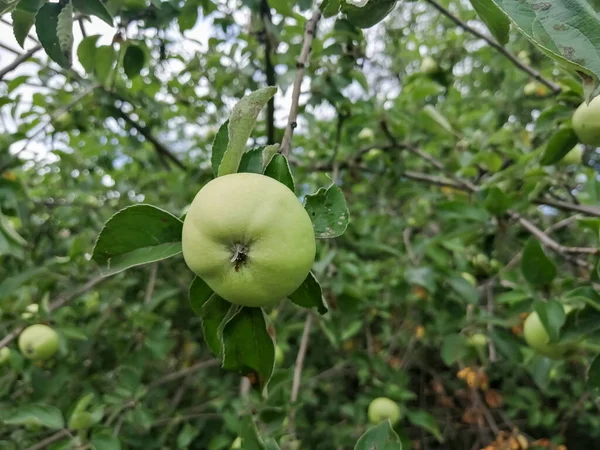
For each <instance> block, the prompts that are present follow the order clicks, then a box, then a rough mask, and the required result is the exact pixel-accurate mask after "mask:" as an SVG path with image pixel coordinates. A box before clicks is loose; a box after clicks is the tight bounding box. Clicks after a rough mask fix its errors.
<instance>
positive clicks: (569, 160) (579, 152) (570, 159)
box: [560, 144, 583, 165]
mask: <svg viewBox="0 0 600 450" xmlns="http://www.w3.org/2000/svg"><path fill="white" fill-rule="evenodd" d="M582 159H583V147H582V146H581V144H577V145H576V146H575V147H573V149H572V150H571V151H570V152H569V153H567V154H566V155H565V157H564V158H563V159H562V160H561V161H560V162H561V163H563V164H567V165H570V164H581V161H582Z"/></svg>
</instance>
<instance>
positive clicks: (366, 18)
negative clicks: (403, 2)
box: [332, 0, 397, 28]
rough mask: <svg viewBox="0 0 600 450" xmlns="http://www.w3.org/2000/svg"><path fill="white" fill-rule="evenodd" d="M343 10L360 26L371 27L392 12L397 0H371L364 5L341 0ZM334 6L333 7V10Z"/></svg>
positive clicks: (350, 20) (351, 20) (354, 23)
mask: <svg viewBox="0 0 600 450" xmlns="http://www.w3.org/2000/svg"><path fill="white" fill-rule="evenodd" d="M340 1H341V4H342V5H341V6H342V12H343V13H344V14H346V17H347V18H348V21H349V22H350V23H351V24H352V25H354V26H357V27H359V28H371V27H372V26H373V25H376V24H378V23H379V22H381V21H382V20H383V19H385V18H386V16H387V15H388V14H389V13H391V12H392V9H394V6H396V2H397V0H369V1H368V2H367V3H366V4H365V5H364V6H356V5H353V4H351V3H348V2H347V1H346V0H340ZM333 9H334V8H333V7H332V10H333Z"/></svg>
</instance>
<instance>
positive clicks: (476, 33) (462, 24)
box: [426, 0, 562, 94]
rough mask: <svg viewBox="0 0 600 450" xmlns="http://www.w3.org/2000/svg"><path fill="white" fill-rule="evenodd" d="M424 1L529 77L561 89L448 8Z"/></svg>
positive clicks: (430, 1) (558, 89)
mask: <svg viewBox="0 0 600 450" xmlns="http://www.w3.org/2000/svg"><path fill="white" fill-rule="evenodd" d="M426 1H427V3H429V4H430V5H431V6H433V7H434V8H435V9H437V10H438V11H439V12H440V13H442V14H443V15H444V16H446V17H447V18H449V19H450V20H451V21H452V22H454V23H455V24H456V25H458V26H459V27H461V28H462V29H463V30H465V31H466V32H468V33H471V34H472V35H473V36H475V37H478V38H479V39H483V40H484V41H485V42H487V43H488V45H489V46H490V47H492V48H494V49H495V50H497V51H498V52H500V53H501V54H502V55H503V56H504V57H505V58H506V59H508V60H509V61H510V62H511V63H512V64H513V65H514V66H516V67H517V68H518V69H519V70H521V71H523V72H525V73H526V74H527V75H529V76H530V77H531V78H534V79H535V80H537V81H539V82H540V83H542V84H543V85H545V86H546V87H548V88H549V89H550V90H551V91H552V92H553V93H554V94H558V93H560V91H561V90H562V89H561V87H560V86H559V85H558V84H556V83H554V82H553V81H550V80H547V79H546V78H544V77H543V76H542V75H541V74H540V73H539V72H538V71H537V70H535V69H533V68H531V67H529V66H528V65H526V64H523V63H522V62H521V61H519V59H518V58H517V57H516V56H515V55H513V54H512V53H510V52H509V51H508V50H506V49H505V48H504V47H502V46H501V45H500V44H499V43H498V42H496V40H494V39H493V38H491V37H490V36H486V35H485V34H483V33H480V32H479V31H477V30H476V29H475V28H472V27H471V26H469V25H468V24H466V23H465V22H463V21H462V20H460V19H459V18H458V17H456V16H455V15H454V14H452V13H451V12H450V11H449V10H447V9H446V8H444V7H443V6H442V5H440V4H439V3H437V2H436V1H435V0H426Z"/></svg>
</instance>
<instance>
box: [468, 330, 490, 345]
mask: <svg viewBox="0 0 600 450" xmlns="http://www.w3.org/2000/svg"><path fill="white" fill-rule="evenodd" d="M467 343H468V344H469V345H471V346H472V347H475V348H485V346H486V345H487V336H486V335H485V334H482V333H475V334H473V335H471V336H469V337H468V338H467Z"/></svg>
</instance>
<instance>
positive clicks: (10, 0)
mask: <svg viewBox="0 0 600 450" xmlns="http://www.w3.org/2000/svg"><path fill="white" fill-rule="evenodd" d="M17 3H19V0H0V16H1V15H2V14H5V13H7V12H11V11H12V10H13V9H15V8H16V7H17Z"/></svg>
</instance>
